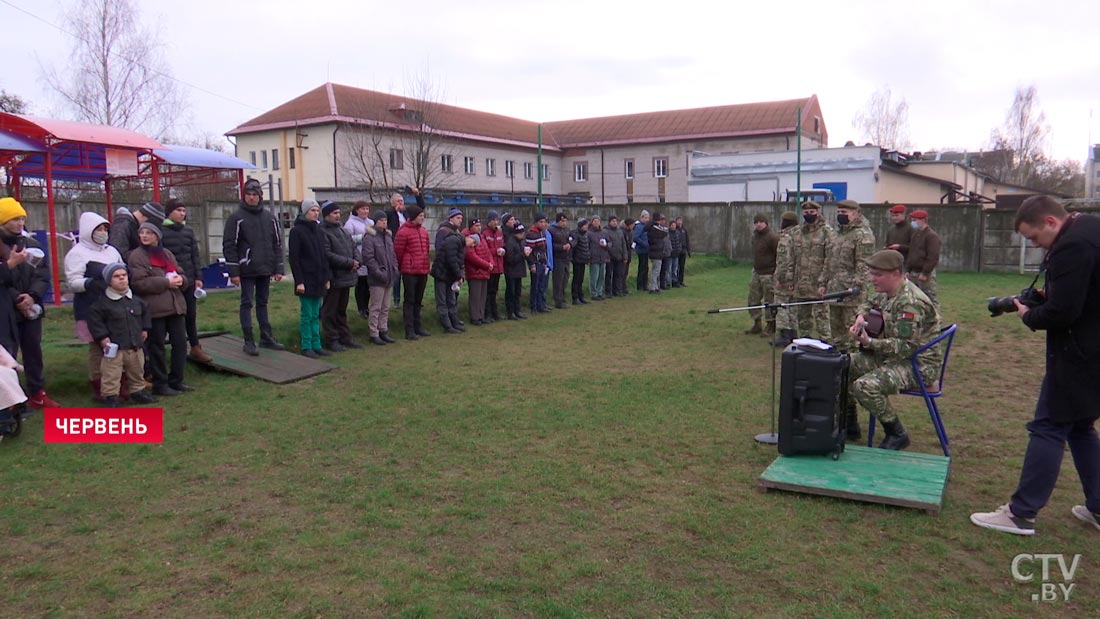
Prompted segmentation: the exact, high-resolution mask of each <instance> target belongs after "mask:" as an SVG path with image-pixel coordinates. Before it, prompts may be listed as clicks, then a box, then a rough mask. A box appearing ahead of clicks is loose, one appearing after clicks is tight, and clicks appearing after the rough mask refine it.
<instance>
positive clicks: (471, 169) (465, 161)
mask: <svg viewBox="0 0 1100 619" xmlns="http://www.w3.org/2000/svg"><path fill="white" fill-rule="evenodd" d="M476 165H477V164H476V163H474V158H473V157H463V158H462V169H463V170H464V171H465V172H466V173H467V174H477V168H476V167H475V166H476Z"/></svg>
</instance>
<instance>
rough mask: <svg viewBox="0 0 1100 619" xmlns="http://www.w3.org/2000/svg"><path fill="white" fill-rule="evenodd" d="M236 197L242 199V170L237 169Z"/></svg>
mask: <svg viewBox="0 0 1100 619" xmlns="http://www.w3.org/2000/svg"><path fill="white" fill-rule="evenodd" d="M237 199H238V200H244V170H237Z"/></svg>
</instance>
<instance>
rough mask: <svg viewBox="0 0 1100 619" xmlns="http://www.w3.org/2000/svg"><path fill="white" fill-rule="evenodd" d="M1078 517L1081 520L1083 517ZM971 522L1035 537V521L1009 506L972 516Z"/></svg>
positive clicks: (995, 529)
mask: <svg viewBox="0 0 1100 619" xmlns="http://www.w3.org/2000/svg"><path fill="white" fill-rule="evenodd" d="M1082 509H1083V508H1082ZM1074 515H1077V512H1076V510H1074ZM1077 517H1078V518H1081V516H1077ZM1082 519H1083V518H1082ZM970 522H973V523H974V524H976V525H978V526H979V527H982V528H985V529H993V530H994V531H1000V532H1001V533H1011V534H1013V535H1035V519H1034V518H1020V517H1019V516H1017V515H1016V514H1013V513H1012V510H1011V509H1009V507H1008V505H1007V504H1005V505H1002V506H1000V507H998V508H997V511H995V512H988V513H976V514H970Z"/></svg>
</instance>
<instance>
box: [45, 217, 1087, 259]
mask: <svg viewBox="0 0 1100 619" xmlns="http://www.w3.org/2000/svg"><path fill="white" fill-rule="evenodd" d="M23 204H24V206H25V207H26V209H27V216H28V217H27V227H28V228H29V229H31V230H45V229H47V228H48V223H49V222H48V217H47V212H46V204H45V202H44V201H41V200H25V201H24V202H23ZM269 206H270V207H271V208H272V209H273V210H274V211H275V213H276V216H277V217H279V218H280V219H281V220H282V221H283V222H284V230H285V231H289V229H290V225H291V224H292V222H293V221H294V217H296V216H297V214H298V208H297V205H296V204H289V203H287V204H283V205H280V204H274V205H269ZM342 206H344V207H345V208H343V209H342V210H343V211H345V213H344V214H345V216H346V215H347V212H348V211H349V210H350V209H349V208H347V207H350V204H347V205H342ZM383 206H384V205H378V206H377V208H382V207H383ZM236 208H237V203H236V202H206V203H204V204H202V205H198V206H194V207H191V208H190V209H189V210H188V213H189V215H188V220H189V224H190V225H191V226H192V227H194V229H195V231H196V236H197V237H198V239H199V245H200V253H201V254H202V256H203V258H204V260H206V261H207V262H213V261H215V260H217V259H218V258H219V257H220V256H221V244H222V230H223V228H224V226H225V220H226V218H227V217H228V216H229V214H230V213H232V212H233V211H234V210H235V209H236ZM450 208H452V207H451V206H450V205H441V204H440V205H428V210H427V222H426V225H427V227H428V229H429V231H433V230H435V228H436V227H437V226H438V225H439V223H440V222H441V221H443V219H444V218H445V217H446V213H447V210H448V209H450ZM460 208H461V209H462V210H463V212H464V213H465V215H466V219H467V221H468V220H469V218H470V217H478V218H480V219H481V220H482V221H485V219H486V217H487V215H488V213H489V211H497V212H498V213H504V212H511V213H513V214H514V215H515V216H516V217H517V218H519V220H520V221H522V222H524V223H525V224H528V223H530V222H531V221H532V220H533V219H534V215H535V212H536V211H537V210H538V209H537V208H536V207H535V206H533V205H530V204H514V205H513V204H495V205H480V204H467V205H463V206H461V207H460ZM643 208H644V209H646V210H648V211H650V213H655V212H658V211H659V212H661V213H664V214H665V215H666V216H667V217H668V218H669V219H671V218H674V217H683V218H684V226H685V228H687V230H688V233H689V234H690V237H691V246H692V251H693V252H699V253H709V254H722V255H725V256H729V257H730V258H732V259H734V260H739V261H749V260H751V259H752V255H751V248H750V243H751V235H752V229H753V221H752V220H753V217H754V216H755V215H756V214H757V213H764V214H765V215H767V216H768V218H769V220H770V221H771V222H773V223H772V225H773V226H775V227H776V228H778V225H779V220H780V217H781V216H782V214H783V212H784V211H786V210H793V211H795V212H796V213H797V212H798V209H797V208H796V207H795V205H793V204H791V203H785V202H779V203H777V202H736V203H732V204H731V203H724V202H721V203H690V204H615V205H597V204H587V205H582V206H576V205H569V206H561V207H557V206H553V205H547V206H546V207H545V209H544V212H545V213H546V214H547V215H548V216H549V217H550V221H551V222H552V221H553V218H554V215H555V214H556V213H558V212H564V213H565V214H566V215H568V216H569V219H570V221H571V222H573V223H575V222H576V221H577V220H578V219H580V218H581V217H587V218H591V217H592V216H593V215H599V216H600V217H601V218H603V220H604V221H605V222H606V221H607V218H608V217H609V216H611V215H617V216H618V217H619V218H620V219H623V218H626V217H633V218H635V219H637V218H638V215H639V214H640V213H641V211H642V209H643ZM888 208H889V207H888V206H886V205H880V204H874V205H864V206H863V216H864V217H865V218H866V219H867V221H868V222H869V223H870V225H871V229H872V230H873V231H874V233H875V237H876V238H877V239H879V240H880V241H881V239H883V238H884V237H885V234H886V230H887V228H888V227H889V226H890V225H891V224H890V214H889V211H888ZM909 208H910V210H914V209H917V208H920V209H924V210H926V211H928V222H929V225H931V226H932V228H933V229H935V230H936V231H937V232H938V233H939V234H940V236H941V237H942V239H943V252H942V256H941V258H940V270H943V271H1017V270H1019V269H1020V268H1021V265H1022V266H1023V268H1024V269H1025V270H1035V269H1036V268H1038V265H1039V261H1040V260H1041V259H1042V252H1041V251H1040V250H1037V249H1034V248H1031V247H1028V246H1027V244H1026V242H1025V241H1024V239H1023V238H1022V237H1021V236H1020V235H1018V234H1016V233H1015V232H1014V231H1013V223H1014V220H1015V212H1014V211H999V210H983V209H981V208H980V207H978V206H975V205H950V206H943V205H940V204H930V205H909ZM372 210H374V209H373V208H372ZM1082 210H1084V211H1086V212H1087V211H1093V212H1100V209H1082ZM83 211H95V212H97V213H99V214H101V215H103V216H104V217H106V216H107V208H106V205H105V204H103V203H94V202H71V203H66V204H58V205H57V207H56V211H55V213H56V220H57V229H58V230H59V231H61V232H66V231H69V230H76V228H77V225H78V220H79V217H80V213H81V212H83ZM824 217H825V218H826V221H829V222H831V223H832V225H834V227H835V221H836V208H835V206H833V205H828V206H826V207H825V208H824ZM204 231H205V232H204ZM284 236H285V235H284ZM284 241H285V238H284ZM61 243H62V245H61V246H60V248H59V249H60V251H61V252H62V254H64V253H65V252H66V251H68V249H69V245H68V243H67V242H66V241H61Z"/></svg>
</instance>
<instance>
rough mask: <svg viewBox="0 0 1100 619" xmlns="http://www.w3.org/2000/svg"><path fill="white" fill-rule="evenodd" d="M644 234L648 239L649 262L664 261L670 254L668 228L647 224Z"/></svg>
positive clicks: (670, 244) (670, 246)
mask: <svg viewBox="0 0 1100 619" xmlns="http://www.w3.org/2000/svg"><path fill="white" fill-rule="evenodd" d="M645 232H646V235H647V236H648V237H649V258H650V260H664V259H665V258H668V257H669V256H670V255H671V254H672V243H670V242H669V240H668V228H665V227H664V226H659V225H657V224H655V223H653V222H649V224H647V225H646V227H645Z"/></svg>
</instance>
